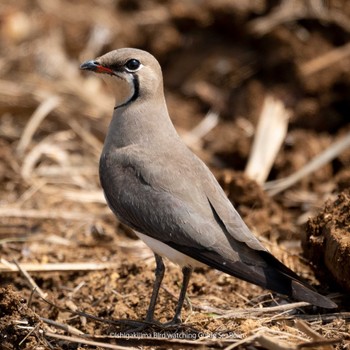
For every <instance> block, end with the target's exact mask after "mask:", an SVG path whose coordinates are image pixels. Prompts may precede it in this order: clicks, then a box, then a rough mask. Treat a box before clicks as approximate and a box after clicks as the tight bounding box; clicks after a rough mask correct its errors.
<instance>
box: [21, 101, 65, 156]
mask: <svg viewBox="0 0 350 350" xmlns="http://www.w3.org/2000/svg"><path fill="white" fill-rule="evenodd" d="M59 102H60V99H59V97H58V96H50V97H48V98H47V99H46V100H44V101H43V102H42V103H41V104H40V105H39V107H38V108H37V109H36V110H35V111H34V113H33V114H32V116H31V117H30V119H29V121H28V123H27V125H26V127H25V129H24V131H23V133H22V136H21V139H20V140H19V143H18V146H17V152H18V154H23V153H24V151H25V150H26V148H27V147H28V145H29V144H30V142H31V140H32V138H33V135H34V133H35V131H36V130H37V128H38V127H39V125H40V123H41V122H42V121H43V120H44V119H45V117H46V116H47V115H48V114H49V113H50V112H51V111H52V110H53V109H55V108H56V107H57V106H58V104H59Z"/></svg>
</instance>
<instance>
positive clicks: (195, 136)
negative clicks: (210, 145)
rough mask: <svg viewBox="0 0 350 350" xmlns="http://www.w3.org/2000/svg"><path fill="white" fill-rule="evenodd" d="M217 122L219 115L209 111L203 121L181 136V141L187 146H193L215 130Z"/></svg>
mask: <svg viewBox="0 0 350 350" xmlns="http://www.w3.org/2000/svg"><path fill="white" fill-rule="evenodd" d="M218 122H219V114H218V113H216V112H213V111H209V112H208V113H207V114H206V116H205V117H204V119H203V120H202V121H201V122H200V123H199V124H198V125H196V126H195V127H194V128H193V129H192V130H191V131H189V132H187V133H185V134H184V135H182V138H183V140H184V141H185V143H186V144H187V145H189V146H193V145H195V144H196V143H197V142H198V141H199V140H201V139H202V138H203V137H204V136H205V135H206V134H207V133H208V132H209V131H210V130H212V129H213V128H215V126H216V125H217V124H218Z"/></svg>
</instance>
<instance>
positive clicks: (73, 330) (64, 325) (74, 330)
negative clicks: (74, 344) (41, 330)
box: [40, 317, 84, 336]
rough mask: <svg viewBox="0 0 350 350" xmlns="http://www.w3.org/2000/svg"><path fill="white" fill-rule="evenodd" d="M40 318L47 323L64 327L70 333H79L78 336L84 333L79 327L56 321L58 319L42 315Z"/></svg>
mask: <svg viewBox="0 0 350 350" xmlns="http://www.w3.org/2000/svg"><path fill="white" fill-rule="evenodd" d="M40 319H41V320H42V321H43V322H45V323H47V324H49V325H51V326H54V327H57V328H60V329H63V330H64V331H65V332H68V333H70V334H74V335H77V336H80V335H84V332H82V331H81V330H79V329H77V328H75V327H72V326H70V325H68V324H64V323H60V322H56V321H53V320H50V319H48V318H45V317H40Z"/></svg>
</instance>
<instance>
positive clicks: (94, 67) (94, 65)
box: [80, 61, 114, 75]
mask: <svg viewBox="0 0 350 350" xmlns="http://www.w3.org/2000/svg"><path fill="white" fill-rule="evenodd" d="M80 69H81V70H91V71H92V72H96V73H106V74H112V75H114V72H113V70H112V69H110V68H108V67H104V66H102V65H100V64H99V63H98V62H97V61H86V62H84V63H83V64H82V65H81V66H80Z"/></svg>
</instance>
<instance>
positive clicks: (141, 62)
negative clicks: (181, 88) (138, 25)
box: [80, 48, 163, 108]
mask: <svg viewBox="0 0 350 350" xmlns="http://www.w3.org/2000/svg"><path fill="white" fill-rule="evenodd" d="M80 69H82V70H91V71H93V72H95V73H102V74H103V77H104V79H105V80H106V81H107V83H108V84H109V85H110V86H111V88H112V91H113V93H114V94H115V97H116V106H115V108H120V107H124V106H127V105H129V104H131V103H134V102H136V101H140V100H143V99H145V98H150V97H153V98H154V97H157V95H162V93H161V94H160V93H159V89H163V78H162V71H161V68H160V65H159V63H158V61H157V60H156V59H155V58H154V57H153V56H152V55H151V54H150V53H148V52H146V51H142V50H139V49H131V48H124V49H119V50H114V51H111V52H108V53H106V54H105V55H103V56H101V57H98V58H96V59H94V60H90V61H86V62H84V63H83V64H82V65H81V66H80Z"/></svg>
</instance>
